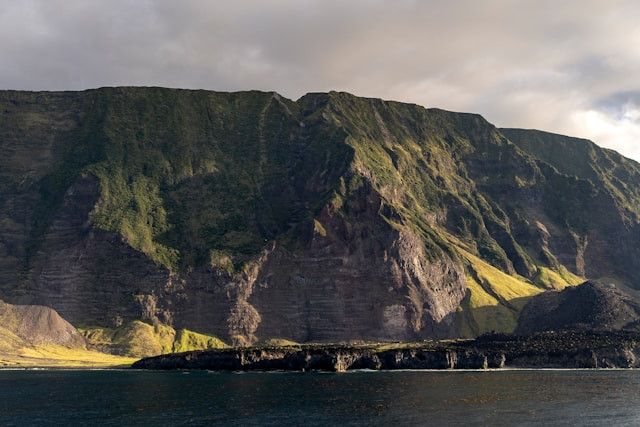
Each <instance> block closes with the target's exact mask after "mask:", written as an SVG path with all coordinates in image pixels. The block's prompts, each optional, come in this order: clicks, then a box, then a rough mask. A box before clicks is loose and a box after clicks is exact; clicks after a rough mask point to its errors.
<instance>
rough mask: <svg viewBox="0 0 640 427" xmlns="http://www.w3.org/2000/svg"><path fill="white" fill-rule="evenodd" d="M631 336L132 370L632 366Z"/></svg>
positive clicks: (187, 359)
mask: <svg viewBox="0 0 640 427" xmlns="http://www.w3.org/2000/svg"><path fill="white" fill-rule="evenodd" d="M639 339H640V334H639V333H637V332H603V331H601V332H586V331H582V332H580V331H563V332H548V333H539V334H533V335H527V336H515V335H499V334H498V335H484V336H482V337H480V338H478V339H476V340H467V341H458V342H425V343H413V344H395V345H394V344H387V345H324V346H323V345H303V346H296V347H288V348H236V349H227V350H215V351H214V350H209V351H195V352H188V353H180V354H170V355H163V356H155V357H150V358H146V359H142V360H139V361H138V362H136V363H134V364H133V365H132V368H134V369H156V370H169V369H206V370H215V371H255V370H257V371H271V370H284V371H309V370H316V371H330V372H344V371H348V370H354V369H371V370H381V369H383V370H394V369H500V368H505V367H506V368H583V369H584V368H591V369H595V368H638V367H640V345H639V344H638V343H640V340H639Z"/></svg>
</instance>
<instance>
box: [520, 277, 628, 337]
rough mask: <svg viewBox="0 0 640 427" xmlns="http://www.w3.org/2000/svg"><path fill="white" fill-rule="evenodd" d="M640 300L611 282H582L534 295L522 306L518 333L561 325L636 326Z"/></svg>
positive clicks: (589, 327) (605, 328) (607, 328)
mask: <svg viewBox="0 0 640 427" xmlns="http://www.w3.org/2000/svg"><path fill="white" fill-rule="evenodd" d="M639 320H640V304H639V303H638V302H637V301H636V300H634V299H633V298H632V297H631V296H629V295H627V294H626V293H624V292H622V291H620V290H619V289H617V288H616V287H615V286H614V285H603V284H597V283H593V282H585V283H583V284H581V285H579V286H576V287H568V288H565V289H564V290H562V291H556V292H553V291H552V292H545V293H543V294H540V295H538V296H536V297H534V298H533V299H532V300H531V301H530V302H529V303H528V304H527V305H526V306H525V307H524V309H523V310H522V314H521V315H520V320H519V322H518V328H517V330H516V332H517V333H520V334H527V333H531V332H539V331H553V330H561V329H583V330H603V331H614V330H620V329H633V330H638V329H639V327H638V321H639Z"/></svg>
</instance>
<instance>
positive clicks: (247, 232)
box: [0, 88, 640, 344]
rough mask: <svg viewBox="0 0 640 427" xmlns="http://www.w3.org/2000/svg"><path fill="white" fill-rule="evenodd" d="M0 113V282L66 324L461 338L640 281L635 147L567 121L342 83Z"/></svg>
mask: <svg viewBox="0 0 640 427" xmlns="http://www.w3.org/2000/svg"><path fill="white" fill-rule="evenodd" d="M0 112H1V113H0V143H1V144H2V148H3V151H4V154H2V155H0V166H1V167H2V169H3V171H4V172H0V194H2V197H3V199H5V200H7V201H8V203H7V204H6V205H5V206H4V207H3V208H0V236H2V241H1V242H0V244H1V245H0V252H2V253H3V254H4V257H3V258H2V261H0V297H3V298H4V299H5V300H8V301H12V302H20V303H29V304H34V303H37V304H44V305H48V306H51V307H53V308H55V309H56V310H57V311H58V312H60V313H61V314H62V315H63V316H64V317H65V318H67V319H68V320H70V321H71V322H72V323H74V324H78V323H84V324H92V325H95V326H97V327H104V328H113V327H120V326H122V325H126V324H128V323H130V322H132V321H136V320H142V321H145V322H149V323H151V324H166V325H170V326H172V327H175V328H183V327H184V328H188V329H190V330H195V331H198V332H202V333H207V334H211V335H216V336H219V337H220V338H222V339H223V340H225V341H227V342H230V343H234V344H250V343H253V342H255V341H257V340H260V339H265V338H268V337H277V338H286V339H291V340H293V341H299V342H303V341H336V340H338V341H339V340H353V339H366V340H398V339H400V340H414V339H428V338H452V337H459V336H469V337H471V336H476V335H479V334H481V333H483V332H487V331H490V330H496V331H501V332H509V331H512V330H513V329H514V328H515V326H516V323H517V320H518V317H519V313H520V311H521V310H522V307H523V306H524V304H525V303H526V302H527V301H528V298H530V297H531V296H533V295H535V294H538V293H541V292H543V291H545V290H547V289H556V288H557V289H559V288H563V287H565V286H568V285H576V284H578V283H580V282H582V281H584V279H586V278H590V279H602V280H608V281H613V282H615V281H618V282H619V283H620V284H621V285H624V286H627V287H630V288H637V287H638V286H639V285H638V284H637V283H635V280H634V272H635V271H637V268H638V267H639V266H638V261H637V260H638V259H640V257H637V256H636V255H638V247H640V245H638V243H639V240H640V233H639V232H638V218H639V217H640V211H639V210H638V209H639V208H637V206H640V203H638V204H636V201H638V200H640V196H639V195H640V179H639V177H640V165H638V164H637V163H636V162H633V161H631V160H628V159H624V158H623V157H622V156H619V155H617V154H614V153H613V152H611V151H608V150H604V149H600V148H599V147H597V146H595V145H593V146H592V145H589V143H578V142H576V141H579V140H576V139H573V138H569V137H564V136H560V135H552V134H547V133H542V132H540V133H538V131H524V130H513V129H498V128H496V127H495V126H493V125H491V124H490V123H488V122H487V121H486V120H484V119H483V118H482V117H481V116H479V115H475V114H468V113H453V112H447V111H444V110H439V109H425V108H423V107H420V106H417V105H413V104H403V103H398V102H393V101H382V100H378V99H374V98H358V97H355V96H353V95H350V94H347V93H344V92H329V93H310V94H307V95H305V96H303V97H301V98H300V99H298V100H297V101H291V100H288V99H286V98H283V97H282V96H280V95H278V94H277V93H275V92H260V91H251V92H235V93H234V92H230V93H219V92H209V91H191V90H172V89H163V88H101V89H97V90H90V91H85V92H64V93H59V92H44V93H42V92H40V93H31V92H7V91H5V92H1V93H0ZM536 141H537V142H536ZM581 144H582V145H581ZM549 146H551V147H553V148H554V150H555V154H554V155H552V156H549V155H548V154H546V153H547V152H548V147H549ZM541 147H542V148H541ZM544 147H547V148H546V149H543V148H544ZM575 147H578V148H579V150H578V151H579V152H580V153H582V152H586V153H587V154H588V155H586V156H581V157H579V156H575V155H573V156H570V155H568V154H570V153H572V151H571V150H572V149H574V151H575ZM563 150H564V151H563ZM558 153H567V155H565V157H566V158H567V159H568V161H569V160H570V161H571V162H573V163H571V164H569V165H564V166H563V164H561V163H559V162H560V159H561V158H562V157H563V156H561V155H559V154H558ZM589 153H591V154H589Z"/></svg>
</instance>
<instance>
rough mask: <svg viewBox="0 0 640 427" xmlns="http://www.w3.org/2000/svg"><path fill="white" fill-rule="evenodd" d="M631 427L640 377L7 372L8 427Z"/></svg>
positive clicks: (600, 373)
mask: <svg viewBox="0 0 640 427" xmlns="http://www.w3.org/2000/svg"><path fill="white" fill-rule="evenodd" d="M392 424H393V425H395V426H404V425H425V426H426V425H429V426H432V425H433V426H440V425H442V426H449V425H451V426H456V425H460V426H468V425H491V426H537V425H544V426H603V425H606V426H609V427H611V426H629V425H640V371H633V370H501V371H464V372H461V371H446V372H445V371H435V372H434V371H395V372H348V373H341V374H334V373H214V372H200V371H197V372H179V371H171V372H154V371H125V370H122V371H118V370H84V371H75V370H69V371H67V370H4V371H0V426H29V425H52V426H53V425H56V426H60V425H84V426H86V425H93V426H103V425H113V426H115V425H117V426H137V425H141V426H143V425H153V426H165V425H170V426H172V425H176V426H180V425H185V426H190V425H243V426H252V425H255V426H269V425H278V426H288V425H319V426H332V425H336V426H360V425H363V426H365V425H366V426H369V425H392Z"/></svg>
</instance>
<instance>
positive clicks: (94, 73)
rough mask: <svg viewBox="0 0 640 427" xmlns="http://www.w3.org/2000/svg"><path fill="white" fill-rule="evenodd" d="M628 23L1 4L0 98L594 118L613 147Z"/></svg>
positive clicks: (628, 78)
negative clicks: (24, 93)
mask: <svg viewBox="0 0 640 427" xmlns="http://www.w3.org/2000/svg"><path fill="white" fill-rule="evenodd" d="M638 16H640V3H638V2H636V1H625V0H615V1H609V2H602V1H597V0H592V1H576V0H569V1H563V2H557V1H551V0H524V1H519V2H513V1H506V0H488V1H483V2H478V1H475V0H457V1H437V0H431V1H418V0H393V1H392V0H353V1H344V0H274V1H269V2H265V1H260V0H236V1H234V2H223V1H207V0H182V1H169V0H155V1H154V0H129V1H126V0H110V1H108V2H106V1H102V0H23V1H20V2H15V1H12V0H0V36H1V37H2V38H3V40H5V41H7V42H5V43H2V44H0V55H2V57H3V64H2V66H0V88H7V89H9V88H11V89H50V90H57V89H85V88H89V87H98V86H105V85H161V86H171V87H186V88H204V89H212V90H243V89H264V90H276V91H278V92H280V93H282V94H283V95H285V96H288V97H292V98H297V97H298V96H301V95H302V94H304V93H305V92H309V91H318V90H331V89H335V90H347V91H350V92H353V93H355V94H358V95H363V96H375V97H382V98H387V99H396V100H400V101H408V102H416V103H418V104H422V105H425V106H437V107H441V108H446V109H452V110H461V111H473V112H478V113H481V114H483V115H485V116H486V117H487V118H488V119H490V120H491V121H493V122H495V123H496V124H497V125H500V126H524V127H537V128H542V129H545V130H550V131H557V132H564V133H571V134H574V135H577V136H584V137H590V135H585V134H581V132H585V131H586V129H587V127H588V126H586V125H584V126H583V125H579V122H577V121H576V120H574V119H575V117H577V116H580V115H581V114H582V116H585V114H586V112H588V111H590V110H595V111H598V112H601V113H602V114H604V116H603V120H604V119H606V120H609V119H610V120H611V121H608V122H607V123H608V124H607V129H608V130H607V132H609V133H603V132H604V131H602V132H600V133H598V136H599V137H601V138H605V139H606V138H609V140H608V141H605V142H606V143H607V144H609V145H610V146H615V144H616V143H615V135H613V133H611V132H614V131H615V129H617V128H616V127H615V126H614V125H615V121H616V117H617V116H616V113H615V109H616V108H617V107H616V105H622V104H616V103H620V102H622V101H621V100H622V98H620V97H619V96H618V95H616V94H621V93H625V92H630V91H637V90H638V85H637V83H636V81H637V75H638V72H639V71H640V51H639V50H637V49H635V46H638V45H639V44H640V27H638V26H637V24H636V22H635V18H636V17H638ZM635 100H636V98H634V99H633V102H635ZM605 103H606V104H607V105H608V107H606V108H605V107H604V105H605ZM585 117H586V116H585ZM625 126H628V123H626V124H625ZM620 129H622V128H620ZM626 129H628V128H626ZM607 135H609V136H607ZM598 142H600V141H598ZM625 144H626V146H628V145H629V143H628V142H626V143H625ZM616 148H619V147H616ZM639 151H640V150H639ZM627 152H631V151H629V150H627Z"/></svg>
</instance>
